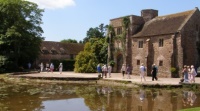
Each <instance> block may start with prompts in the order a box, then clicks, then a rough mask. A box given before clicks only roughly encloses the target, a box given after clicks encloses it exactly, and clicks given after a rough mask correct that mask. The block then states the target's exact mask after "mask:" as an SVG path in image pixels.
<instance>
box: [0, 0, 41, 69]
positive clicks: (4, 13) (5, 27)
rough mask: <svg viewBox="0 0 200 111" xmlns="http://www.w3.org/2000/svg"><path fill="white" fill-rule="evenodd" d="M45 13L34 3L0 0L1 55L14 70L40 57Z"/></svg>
mask: <svg viewBox="0 0 200 111" xmlns="http://www.w3.org/2000/svg"><path fill="white" fill-rule="evenodd" d="M43 11H44V10H42V9H39V8H38V6H37V4H35V3H32V2H28V1H24V0H0V15H1V17H0V21H1V22H0V55H2V56H4V57H6V58H7V59H6V61H7V62H9V63H13V65H12V66H13V67H14V68H18V66H22V65H23V64H25V63H28V61H34V60H35V59H36V58H37V57H38V56H39V54H40V44H41V42H42V40H43V37H41V35H42V33H43V30H42V28H41V27H40V25H41V24H42V19H41V16H42V12H43Z"/></svg>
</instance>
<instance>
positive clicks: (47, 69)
mask: <svg viewBox="0 0 200 111" xmlns="http://www.w3.org/2000/svg"><path fill="white" fill-rule="evenodd" d="M46 71H47V72H49V63H46Z"/></svg>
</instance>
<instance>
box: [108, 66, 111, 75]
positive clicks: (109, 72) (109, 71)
mask: <svg viewBox="0 0 200 111" xmlns="http://www.w3.org/2000/svg"><path fill="white" fill-rule="evenodd" d="M111 71H112V66H110V65H109V66H108V74H109V77H111Z"/></svg>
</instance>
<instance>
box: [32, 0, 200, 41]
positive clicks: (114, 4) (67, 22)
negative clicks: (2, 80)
mask: <svg viewBox="0 0 200 111" xmlns="http://www.w3.org/2000/svg"><path fill="white" fill-rule="evenodd" d="M28 1H31V2H35V3H37V4H38V5H39V7H40V8H43V9H45V12H44V13H43V17H42V20H43V24H42V25H41V27H42V28H43V31H44V33H43V37H45V41H61V40H63V39H75V40H77V41H80V40H83V39H84V38H85V37H86V33H87V31H88V30H89V28H91V27H92V28H95V27H98V26H99V25H100V24H101V23H103V24H105V25H107V24H109V21H110V19H113V18H117V17H121V16H126V15H138V16H140V15H141V10H143V9H156V10H158V15H159V16H161V15H168V14H172V13H178V12H183V11H187V10H192V9H194V8H195V7H198V8H199V9H200V2H199V0H28Z"/></svg>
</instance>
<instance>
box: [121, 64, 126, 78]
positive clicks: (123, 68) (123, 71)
mask: <svg viewBox="0 0 200 111" xmlns="http://www.w3.org/2000/svg"><path fill="white" fill-rule="evenodd" d="M125 71H126V67H125V64H123V65H122V68H121V72H122V76H123V79H124V74H125Z"/></svg>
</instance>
